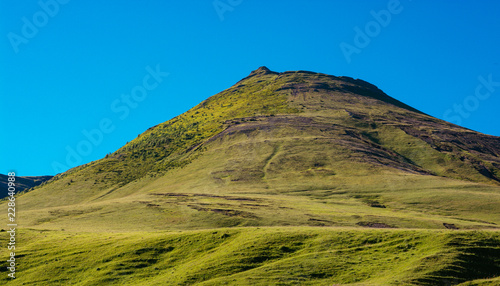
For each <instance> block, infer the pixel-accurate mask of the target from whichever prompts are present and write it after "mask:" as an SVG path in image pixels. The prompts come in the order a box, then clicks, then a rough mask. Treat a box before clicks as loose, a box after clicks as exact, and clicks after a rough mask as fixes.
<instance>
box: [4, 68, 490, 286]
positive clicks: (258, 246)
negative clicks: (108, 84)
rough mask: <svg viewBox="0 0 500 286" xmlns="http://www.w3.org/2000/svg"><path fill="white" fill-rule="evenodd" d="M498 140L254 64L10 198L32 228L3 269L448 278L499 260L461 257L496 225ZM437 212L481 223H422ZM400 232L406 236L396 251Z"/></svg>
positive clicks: (100, 280)
mask: <svg viewBox="0 0 500 286" xmlns="http://www.w3.org/2000/svg"><path fill="white" fill-rule="evenodd" d="M353 92H356V93H358V94H364V95H366V96H361V95H356V94H353ZM374 98H379V99H383V100H384V101H379V100H376V99H374ZM388 101H389V102H391V103H393V104H396V105H398V106H400V107H396V106H394V105H388V104H387V103H386V102H388ZM499 142H500V141H499V140H498V138H494V137H491V136H486V135H481V134H477V133H475V132H472V131H469V130H466V129H463V128H459V127H457V126H453V125H451V124H447V123H444V122H442V121H439V120H437V119H434V118H432V117H429V116H426V115H424V114H421V113H419V112H415V111H414V110H411V109H408V108H407V107H406V106H404V105H403V104H400V103H398V102H396V101H394V100H391V99H390V98H389V99H388V98H386V97H384V94H383V93H381V92H380V91H378V90H376V89H375V88H373V87H372V86H370V85H368V84H366V83H363V82H360V81H354V80H352V79H346V78H334V77H329V76H325V75H320V74H312V73H293V72H292V73H284V74H280V75H277V74H274V73H267V72H262V71H260V72H257V73H256V74H255V75H254V76H252V77H249V78H246V79H244V80H242V81H240V82H239V83H238V84H237V85H236V86H235V87H233V88H230V89H228V90H226V91H224V92H222V93H220V94H218V95H215V96H213V97H211V98H210V99H208V100H206V101H205V102H203V103H201V104H200V105H198V106H196V107H195V108H193V109H191V110H190V111H188V112H187V113H185V114H183V115H180V116H178V117H176V118H174V119H172V120H170V121H168V122H165V123H163V124H160V125H159V126H156V127H155V128H151V129H150V130H148V131H146V132H145V133H143V134H142V135H140V136H139V137H138V138H136V139H135V140H133V141H132V142H130V143H129V144H127V145H126V146H124V147H123V148H121V149H120V150H118V151H117V152H115V153H114V154H112V155H111V156H109V157H107V158H104V159H102V160H99V161H96V162H92V163H90V164H87V165H86V166H81V167H78V168H75V169H73V170H70V171H69V172H67V173H65V174H63V175H60V176H58V177H57V178H56V179H54V180H52V181H51V182H49V183H46V184H44V185H43V186H42V187H39V188H37V189H35V190H34V191H31V192H29V193H26V194H24V195H22V196H20V197H19V198H18V208H19V214H20V217H19V223H20V225H22V226H23V228H26V227H30V228H32V229H33V230H31V231H28V230H25V233H23V235H22V236H20V237H22V239H25V240H24V241H23V242H22V243H21V244H20V245H21V251H20V252H19V253H20V254H21V255H25V256H24V257H23V258H21V263H22V264H21V267H24V269H23V268H21V272H20V273H19V275H20V277H24V278H22V279H25V280H22V279H19V280H18V282H15V283H22V282H26V283H27V284H30V283H35V282H34V281H42V280H44V279H49V280H50V281H51V283H56V282H55V280H57V279H60V281H59V283H60V284H61V285H65V283H69V284H75V285H104V284H109V283H116V284H117V285H127V284H138V285H165V281H169V282H170V284H171V285H178V284H181V285H183V284H184V285H189V284H192V283H194V282H201V281H206V282H205V283H206V284H207V285H220V284H223V283H225V282H228V283H230V284H234V285H245V284H248V285H255V284H257V285H258V284H259V283H260V284H262V285H265V284H279V283H283V284H297V283H306V282H303V281H310V283H311V284H314V283H316V284H318V285H331V284H333V283H338V284H349V283H354V284H355V283H359V285H371V284H373V285H387V284H391V283H392V284H393V285H402V284H404V283H407V284H408V283H414V284H424V285H425V284H426V283H427V285H435V284H436V283H437V282H436V281H441V282H440V283H441V285H447V284H446V283H447V282H446V279H450V277H452V276H456V277H457V280H455V281H454V280H449V283H452V284H457V283H459V282H463V281H465V280H472V279H475V280H477V279H483V278H491V277H498V276H499V272H498V268H492V269H490V268H486V272H484V273H482V274H477V273H476V274H471V273H470V272H469V271H468V270H466V269H469V268H472V269H479V268H478V267H479V266H477V265H476V264H477V263H479V264H481V263H483V264H485V263H491V261H489V260H488V259H489V258H485V257H484V255H483V252H482V251H483V250H481V249H483V248H485V249H490V251H496V250H492V249H497V247H498V232H497V231H495V230H491V231H486V229H491V228H496V227H497V225H498V224H500V210H499V208H498V205H500V192H499V190H500V187H499V186H498V185H499V184H498V182H497V180H496V178H498V173H499V172H498V166H499V160H498V157H499V154H498V150H500V147H499V146H498V144H499ZM3 206H5V204H3ZM443 223H447V224H453V225H454V226H456V227H459V228H461V229H483V231H481V232H477V231H473V230H469V231H458V232H446V231H443V232H441V231H437V230H434V231H430V230H425V229H444V225H443ZM243 226H244V227H247V228H234V227H243ZM258 226H260V227H261V228H260V229H259V228H255V227H258ZM263 226H272V227H277V228H266V227H264V228H262V227H263ZM280 226H293V227H288V228H280ZM311 226H323V227H329V226H333V227H357V229H342V228H324V229H321V228H311ZM228 227H232V229H227V228H228ZM365 227H395V228H418V229H420V230H370V229H365ZM207 228H208V229H211V228H212V229H213V228H217V229H214V230H206V231H205V230H202V229H207ZM61 230H65V231H61ZM333 230H334V231H333ZM164 231H177V232H174V233H167V232H164ZM225 233H227V234H229V236H224V235H223V234H225ZM1 237H2V238H3V236H1ZM459 238H460V239H459ZM405 240H406V241H405ZM457 240H460V241H461V242H460V241H459V242H458V244H457V243H455V244H453V243H452V242H453V241H455V242H456V241H457ZM50 241H57V242H58V243H61V248H60V249H59V250H58V249H57V248H54V247H52V245H50V244H48V243H49V242H50ZM332 241H335V243H332ZM408 241H414V244H415V245H418V247H413V246H411V247H410V249H411V251H410V250H408V249H406V248H408V247H409V246H407V245H408ZM294 242H297V243H302V244H300V245H295V244H294ZM469 242H470V243H469ZM367 243H368V244H369V245H365V244H367ZM469 244H470V245H469ZM476 244H477V245H481V247H480V248H479V249H477V248H474V247H472V246H471V245H476ZM403 245H406V246H403ZM252 246H253V247H252ZM170 247H173V249H170ZM282 247H284V248H282ZM405 249H406V250H405ZM0 251H1V255H5V256H6V254H5V253H4V249H1V250H0ZM475 251H476V252H475ZM477 251H479V252H477ZM410 252H411V253H410ZM35 253H36V255H35ZM44 253H46V255H42V254H44ZM465 253H473V254H474V255H475V256H476V257H479V258H481V259H480V260H479V261H476V260H474V259H471V258H473V257H474V256H467V255H465ZM493 253H498V252H493ZM411 254H413V255H411ZM396 257H397V258H396ZM56 259H57V260H56ZM380 259H381V260H380ZM23 260H24V262H23ZM379 260H380V261H379ZM75 262H78V263H75ZM464 263H465V264H464ZM495 263H496V264H495ZM23 265H24V266H23ZM492 265H497V266H498V261H496V262H494V263H493V264H492ZM497 266H495V267H497ZM62 267H64V268H62ZM97 268H100V270H97ZM394 271H396V274H394V273H393V272H394ZM447 271H451V272H447ZM453 271H455V272H453ZM478 271H479V270H478ZM78 273H81V274H78ZM393 274H394V275H393ZM153 275H154V277H153ZM51 277H52V278H51ZM440 277H441V278H440ZM447 277H448V278H447ZM252 278H255V279H256V280H250V279H252ZM0 279H4V277H1V278H0ZM51 279H52V280H51ZM65 279H70V281H69V280H68V281H66V280H65ZM106 279H109V280H106ZM269 279H270V280H269ZM427 279H428V280H427ZM63 281H65V282H63ZM79 281H80V282H79ZM478 281H479V280H478ZM496 281H497V282H498V279H497V280H496ZM489 282H491V283H493V284H491V285H494V283H496V282H495V280H488V283H489ZM78 283H80V284H78ZM471 283H472V282H471ZM474 283H476V282H474ZM477 283H479V282H477ZM485 283H486V282H485ZM38 284H39V283H38ZM13 285H15V284H13ZM35 285H36V283H35ZM51 285H52V284H51ZM167 285H168V284H167ZM471 285H473V284H471ZM474 285H475V284H474ZM484 285H488V284H484Z"/></svg>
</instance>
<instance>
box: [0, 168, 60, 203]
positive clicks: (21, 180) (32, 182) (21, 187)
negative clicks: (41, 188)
mask: <svg viewBox="0 0 500 286" xmlns="http://www.w3.org/2000/svg"><path fill="white" fill-rule="evenodd" d="M8 178H9V177H8V176H7V175H3V174H0V198H4V197H6V196H7V193H8V183H9V182H8ZM50 179H52V176H22V177H16V192H23V191H26V190H29V189H31V188H33V187H36V186H38V185H40V184H42V183H43V182H46V181H48V180H50Z"/></svg>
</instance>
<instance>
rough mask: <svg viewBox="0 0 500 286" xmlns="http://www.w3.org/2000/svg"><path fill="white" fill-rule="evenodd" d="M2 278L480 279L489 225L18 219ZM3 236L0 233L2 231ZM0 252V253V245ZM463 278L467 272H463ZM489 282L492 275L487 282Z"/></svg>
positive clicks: (495, 252)
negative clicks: (9, 267)
mask: <svg viewBox="0 0 500 286" xmlns="http://www.w3.org/2000/svg"><path fill="white" fill-rule="evenodd" d="M19 237H20V238H21V239H20V241H19V242H18V245H19V250H17V255H18V263H19V264H18V272H17V276H18V278H17V279H15V280H13V281H9V282H7V278H6V277H7V276H6V273H5V271H6V270H5V269H2V272H3V274H2V275H0V281H1V282H0V283H4V284H5V283H8V285H30V284H33V285H193V284H197V285H297V284H300V285H336V284H338V285H346V284H349V285H451V284H447V283H448V282H447V281H450V282H449V283H452V284H453V285H455V284H458V283H464V282H467V281H469V282H471V281H475V282H473V283H479V284H464V285H488V282H491V281H493V280H491V279H489V278H491V277H494V276H498V275H499V274H500V258H499V257H500V255H499V254H500V248H499V247H498V245H499V242H500V234H499V233H498V232H496V231H431V230H360V229H346V228H313V227H288V228H286V227H277V228H255V227H250V228H221V229H217V230H202V231H183V232H153V233H151V232H141V231H139V232H132V233H130V232H129V233H82V232H80V233H74V232H68V231H41V230H28V229H23V230H22V231H21V232H20V233H19ZM2 240H3V241H2V244H3V243H5V237H3V238H2ZM0 256H1V258H2V259H5V260H6V259H7V258H6V257H7V254H6V252H5V251H3V250H2V252H1V253H0ZM471 283H472V282H471ZM491 285H493V284H491Z"/></svg>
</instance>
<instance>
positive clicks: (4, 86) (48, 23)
mask: <svg viewBox="0 0 500 286" xmlns="http://www.w3.org/2000/svg"><path fill="white" fill-rule="evenodd" d="M103 2H104V3H103ZM499 12H500V2H499V1H493V0H490V1H486V0H485V1H451V0H450V1H423V0H420V1H417V0H413V1H410V0H400V1H396V0H390V1H387V0H382V1H374V0H370V1H332V0H323V1H321V0H316V1H277V0H276V1H264V0H252V1H250V0H216V1H213V0H207V1H201V0H200V1H167V0H149V1H118V0H112V1H78V0H70V1H69V0H59V1H56V0H41V1H40V2H39V1H22V2H20V1H15V0H4V1H1V2H0V36H1V39H0V61H1V65H0V105H1V107H2V112H1V113H0V118H1V121H2V127H1V129H0V132H1V134H2V135H1V136H2V137H1V138H2V140H1V143H0V150H1V151H0V152H1V153H0V154H1V156H0V173H4V174H5V173H7V172H9V171H11V170H13V171H16V172H17V174H18V175H21V176H28V175H47V174H49V175H54V174H55V173H57V172H60V171H63V170H65V169H67V168H70V167H74V166H76V165H80V164H84V163H87V162H90V161H93V160H97V159H100V158H102V157H104V156H105V155H106V154H107V153H110V152H114V151H115V150H116V149H118V148H119V147H121V146H123V145H124V144H125V143H126V142H127V141H131V140H132V139H134V138H135V137H136V136H137V135H138V134H140V133H142V132H144V131H145V130H146V129H148V128H149V127H151V126H154V125H156V124H158V123H161V122H164V121H166V120H168V119H170V118H172V117H174V116H176V115H178V114H181V113H183V112H184V111H186V110H188V109H189V108H191V107H193V106H195V105H196V104H198V103H199V102H200V101H202V100H204V99H206V98H207V97H209V96H211V95H213V94H215V93H217V92H220V91H222V90H224V89H226V88H228V87H230V86H231V85H233V84H234V83H236V82H237V81H238V80H240V79H241V78H243V77H245V76H247V75H248V74H249V73H250V72H251V71H252V70H254V69H256V68H258V67H259V66H263V65H265V66H267V67H268V68H270V69H271V70H274V71H278V72H282V71H287V70H311V71H316V72H322V73H327V74H333V75H337V76H342V75H344V76H351V77H354V78H361V79H364V80H366V81H369V82H371V83H373V84H375V85H377V86H378V87H379V88H380V89H382V90H383V91H385V92H386V93H387V94H389V95H390V96H392V97H395V98H396V99H399V100H401V101H403V102H405V103H407V104H409V105H411V106H413V107H415V108H417V109H419V110H421V111H423V112H425V113H428V114H430V115H432V116H435V117H438V118H441V119H446V120H448V121H452V122H454V123H460V125H462V126H465V127H467V128H470V129H473V130H477V131H480V132H482V133H486V134H491V135H497V136H500V126H499V124H498V112H497V108H498V106H500V52H499V46H500V45H499V44H500V33H499V31H500V21H499V20H498V15H499ZM132 94H133V95H134V97H131V95H132ZM73 152H75V153H76V155H75V154H73Z"/></svg>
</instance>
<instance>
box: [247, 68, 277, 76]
mask: <svg viewBox="0 0 500 286" xmlns="http://www.w3.org/2000/svg"><path fill="white" fill-rule="evenodd" d="M263 74H278V73H277V72H273V71H271V70H270V69H268V68H267V67H266V66H261V67H260V68H258V69H256V70H254V71H252V72H251V73H250V76H253V75H263Z"/></svg>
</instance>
